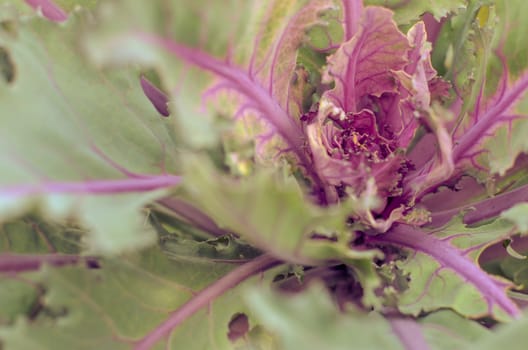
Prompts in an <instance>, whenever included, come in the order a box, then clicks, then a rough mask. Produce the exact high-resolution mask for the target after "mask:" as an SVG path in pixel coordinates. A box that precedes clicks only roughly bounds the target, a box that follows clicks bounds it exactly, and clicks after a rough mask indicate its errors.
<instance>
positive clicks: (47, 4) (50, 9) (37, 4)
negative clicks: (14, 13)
mask: <svg viewBox="0 0 528 350" xmlns="http://www.w3.org/2000/svg"><path fill="white" fill-rule="evenodd" d="M26 3H27V4H28V5H29V6H31V7H33V8H34V9H35V10H37V11H40V12H41V13H42V15H43V16H44V17H46V18H47V19H49V20H50V21H52V22H64V21H66V20H67V19H68V14H67V13H66V12H65V11H64V10H63V9H62V8H60V7H59V6H58V5H57V4H55V3H54V2H53V1H51V0H26Z"/></svg>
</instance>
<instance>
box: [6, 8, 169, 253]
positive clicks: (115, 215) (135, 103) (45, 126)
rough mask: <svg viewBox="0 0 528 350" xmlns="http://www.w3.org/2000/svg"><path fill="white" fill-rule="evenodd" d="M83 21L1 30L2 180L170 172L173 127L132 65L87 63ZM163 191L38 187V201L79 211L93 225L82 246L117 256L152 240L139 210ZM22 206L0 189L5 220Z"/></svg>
mask: <svg viewBox="0 0 528 350" xmlns="http://www.w3.org/2000/svg"><path fill="white" fill-rule="evenodd" d="M79 21H80V19H79V18H76V19H75V18H71V19H70V20H69V22H68V25H67V26H66V27H59V26H57V25H55V24H54V23H49V22H47V21H44V20H40V19H32V20H29V21H28V22H27V23H26V22H24V23H23V22H19V23H17V24H16V26H15V31H16V35H15V36H13V35H11V33H8V32H6V31H2V32H1V33H0V47H2V48H3V49H4V50H5V52H6V53H7V55H8V57H9V62H11V64H12V65H13V68H14V78H13V80H12V81H11V82H6V81H4V80H2V82H1V83H0V104H1V105H2V106H3V109H2V118H1V120H0V126H1V127H0V162H1V164H2V172H1V174H0V186H2V187H4V186H5V187H8V186H15V185H21V184H38V183H39V182H41V181H44V180H46V181H53V182H57V183H58V182H61V181H70V182H75V181H78V182H81V181H86V180H104V179H119V178H123V174H120V172H119V171H118V169H117V168H116V167H115V166H114V165H113V164H111V162H115V163H117V164H118V165H119V166H122V167H124V168H125V169H127V170H128V171H130V172H136V173H144V174H159V173H161V172H162V171H163V170H164V169H166V170H168V171H174V170H175V169H176V168H175V164H176V161H175V153H174V149H173V147H171V145H173V144H174V143H173V139H172V136H171V133H170V131H169V130H168V129H167V125H166V124H165V123H164V121H163V120H161V119H160V118H159V116H158V115H157V113H156V111H155V110H154V109H153V107H152V106H151V105H150V104H149V102H148V100H147V99H146V98H145V96H144V95H143V93H142V91H141V89H140V87H139V81H138V80H139V78H138V74H137V72H135V71H134V70H131V71H128V72H127V71H124V70H114V71H112V72H104V71H100V70H97V69H93V68H91V67H90V65H89V64H87V63H86V62H85V61H84V60H83V58H82V57H83V54H82V51H80V49H79V47H78V45H77V44H76V39H75V36H76V32H77V30H78V28H79V27H78V26H77V25H76V23H75V22H79ZM102 154H104V156H105V157H107V158H108V159H105V158H104V157H103V156H102ZM110 160H111V161H110ZM161 195H163V193H162V192H157V193H155V192H153V193H146V194H124V195H112V196H79V195H68V194H61V195H58V194H50V195H45V194H43V195H42V196H41V198H39V200H38V203H40V205H41V210H42V211H43V213H45V214H46V215H49V216H50V218H52V217H54V218H57V219H62V218H65V217H67V216H68V217H69V216H71V215H72V214H74V215H78V217H79V219H80V221H81V222H82V223H83V224H84V225H85V226H86V227H87V228H90V229H93V231H94V234H93V235H92V236H91V237H90V239H88V240H87V243H88V248H89V249H91V250H92V251H99V252H105V253H114V252H119V251H123V250H131V249H135V248H136V247H142V246H145V245H147V244H151V243H152V242H153V239H154V238H155V236H154V235H153V233H152V232H151V230H149V229H148V226H145V225H143V221H142V220H143V219H142V218H141V215H140V209H141V208H142V207H143V206H144V205H145V204H146V203H148V202H150V201H152V200H153V199H155V198H159V197H160V196H161ZM28 204H29V201H27V200H26V201H25V200H21V199H18V198H16V199H14V200H13V198H11V197H9V196H7V197H6V196H3V195H2V196H0V207H1V208H2V215H1V216H2V217H1V219H2V220H6V219H9V218H10V217H12V216H13V215H19V214H21V213H23V212H24V211H26V210H27V209H28Z"/></svg>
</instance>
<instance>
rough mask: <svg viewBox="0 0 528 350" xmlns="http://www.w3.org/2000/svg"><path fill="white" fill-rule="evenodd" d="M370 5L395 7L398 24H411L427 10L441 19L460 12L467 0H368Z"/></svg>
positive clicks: (367, 2)
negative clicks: (403, 0)
mask: <svg viewBox="0 0 528 350" xmlns="http://www.w3.org/2000/svg"><path fill="white" fill-rule="evenodd" d="M365 3H366V4H368V5H378V6H386V7H388V8H391V9H393V11H394V13H395V15H394V18H395V20H396V22H397V23H398V24H409V23H411V22H412V21H416V20H418V19H419V18H420V16H421V15H422V14H424V13H425V12H429V13H431V14H433V15H434V16H435V18H436V19H440V18H442V17H444V16H446V15H448V14H451V13H454V12H458V11H459V10H461V9H464V8H465V7H466V3H467V1H466V0H440V1H423V0H410V1H405V2H403V3H402V2H401V1H400V0H366V1H365Z"/></svg>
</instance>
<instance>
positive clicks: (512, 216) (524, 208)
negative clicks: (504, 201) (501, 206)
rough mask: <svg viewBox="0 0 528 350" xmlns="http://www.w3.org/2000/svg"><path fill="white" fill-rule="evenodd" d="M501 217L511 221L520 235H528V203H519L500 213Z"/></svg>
mask: <svg viewBox="0 0 528 350" xmlns="http://www.w3.org/2000/svg"><path fill="white" fill-rule="evenodd" d="M501 217H502V218H504V219H506V220H508V221H511V222H513V223H514V224H515V227H516V228H517V230H519V232H520V233H521V234H528V203H519V204H517V205H515V206H513V207H511V208H510V209H508V210H506V211H504V212H502V213H501Z"/></svg>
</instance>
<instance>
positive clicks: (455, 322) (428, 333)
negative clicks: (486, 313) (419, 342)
mask: <svg viewBox="0 0 528 350" xmlns="http://www.w3.org/2000/svg"><path fill="white" fill-rule="evenodd" d="M419 322H420V324H421V325H422V330H423V333H424V337H425V339H426V340H427V343H428V344H429V346H430V347H431V350H444V349H466V348H467V347H468V346H470V345H471V344H473V343H474V342H475V341H478V340H479V339H480V338H481V337H484V336H486V335H487V334H488V333H490V331H489V330H488V329H487V328H485V327H484V326H482V325H480V324H478V323H477V322H474V321H471V320H468V319H467V318H464V317H462V316H460V315H458V314H457V313H455V312H453V311H449V310H440V311H437V312H433V313H431V314H429V315H427V316H426V317H424V318H423V319H420V320H419Z"/></svg>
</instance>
